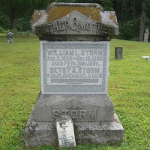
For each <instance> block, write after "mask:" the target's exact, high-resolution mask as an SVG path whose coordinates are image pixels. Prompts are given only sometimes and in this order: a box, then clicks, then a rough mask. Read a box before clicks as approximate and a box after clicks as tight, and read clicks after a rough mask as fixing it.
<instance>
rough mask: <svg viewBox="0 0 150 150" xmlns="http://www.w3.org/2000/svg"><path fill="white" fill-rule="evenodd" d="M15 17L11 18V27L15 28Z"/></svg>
mask: <svg viewBox="0 0 150 150" xmlns="http://www.w3.org/2000/svg"><path fill="white" fill-rule="evenodd" d="M14 25H15V18H10V29H14Z"/></svg>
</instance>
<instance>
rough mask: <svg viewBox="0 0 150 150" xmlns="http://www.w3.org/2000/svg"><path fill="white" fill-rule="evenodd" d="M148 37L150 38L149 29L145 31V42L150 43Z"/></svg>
mask: <svg viewBox="0 0 150 150" xmlns="http://www.w3.org/2000/svg"><path fill="white" fill-rule="evenodd" d="M148 36H149V29H145V33H144V42H148Z"/></svg>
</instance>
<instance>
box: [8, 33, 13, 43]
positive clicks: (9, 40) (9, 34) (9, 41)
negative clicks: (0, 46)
mask: <svg viewBox="0 0 150 150" xmlns="http://www.w3.org/2000/svg"><path fill="white" fill-rule="evenodd" d="M7 43H13V33H11V32H9V33H7Z"/></svg>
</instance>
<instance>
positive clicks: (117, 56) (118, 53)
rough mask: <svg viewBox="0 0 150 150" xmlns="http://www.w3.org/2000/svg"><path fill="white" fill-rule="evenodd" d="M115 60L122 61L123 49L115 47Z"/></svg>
mask: <svg viewBox="0 0 150 150" xmlns="http://www.w3.org/2000/svg"><path fill="white" fill-rule="evenodd" d="M115 59H123V47H115Z"/></svg>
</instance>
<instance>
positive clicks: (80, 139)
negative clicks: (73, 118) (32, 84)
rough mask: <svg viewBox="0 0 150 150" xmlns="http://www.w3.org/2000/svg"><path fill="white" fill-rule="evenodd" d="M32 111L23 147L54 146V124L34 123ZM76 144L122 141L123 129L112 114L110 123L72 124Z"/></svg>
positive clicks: (56, 138) (55, 136) (55, 141)
mask: <svg viewBox="0 0 150 150" xmlns="http://www.w3.org/2000/svg"><path fill="white" fill-rule="evenodd" d="M33 116H34V110H33V111H32V113H31V115H30V118H29V120H28V122H27V125H26V129H25V132H24V141H25V146H27V147H32V146H40V145H56V144H58V137H57V131H56V123H55V122H48V121H47V122H36V121H35V120H34V119H33ZM74 132H75V138H76V143H77V145H78V144H86V143H95V144H107V143H116V142H122V141H123V135H124V129H123V127H122V125H121V123H120V121H119V119H118V117H117V115H116V114H114V120H113V121H112V122H109V121H107V122H102V121H100V122H74Z"/></svg>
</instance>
